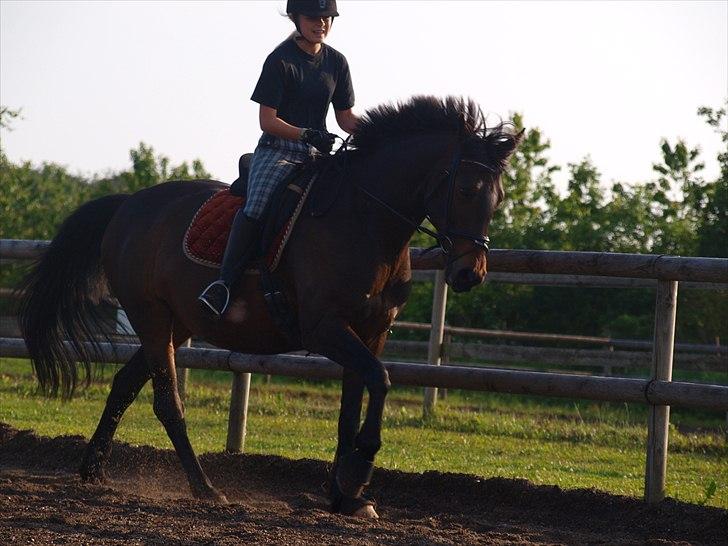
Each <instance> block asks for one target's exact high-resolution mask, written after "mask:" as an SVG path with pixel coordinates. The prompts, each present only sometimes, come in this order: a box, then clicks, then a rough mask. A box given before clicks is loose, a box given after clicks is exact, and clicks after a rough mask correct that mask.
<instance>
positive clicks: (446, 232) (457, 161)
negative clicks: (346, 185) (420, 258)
mask: <svg viewBox="0 0 728 546" xmlns="http://www.w3.org/2000/svg"><path fill="white" fill-rule="evenodd" d="M339 138H341V137H339ZM350 139H351V136H349V137H348V138H347V139H346V140H344V139H341V140H342V144H341V146H340V147H339V149H338V150H336V152H335V153H334V155H338V154H339V153H340V152H342V150H344V151H345V150H346V149H347V146H348V143H349V140H350ZM344 158H346V155H344ZM463 163H466V164H468V165H475V166H477V167H480V168H482V169H485V170H487V171H490V172H491V173H495V172H496V169H494V168H493V167H491V166H490V165H486V164H485V163H481V162H480V161H475V160H472V159H463V158H462V145H460V144H459V145H458V146H457V147H456V149H455V152H454V154H453V157H452V160H451V161H450V168H449V169H448V170H446V171H445V176H444V177H443V179H442V181H444V180H447V185H448V188H447V204H446V209H445V222H444V228H443V229H442V230H436V231H433V230H431V229H429V228H427V227H425V226H423V225H420V224H418V223H417V222H414V221H413V220H412V219H411V218H409V217H407V216H405V215H404V214H402V213H401V212H399V211H398V210H397V209H395V208H394V207H392V206H391V205H389V204H388V203H386V202H385V201H383V200H382V199H381V198H379V197H377V196H376V195H374V194H373V193H372V192H370V191H369V190H367V189H366V188H365V187H363V186H361V185H359V184H357V185H356V188H357V189H358V190H359V191H361V192H362V193H363V194H364V195H366V196H367V197H369V198H370V199H371V200H372V201H374V202H375V203H377V204H378V205H380V206H381V207H383V208H384V209H386V210H388V211H389V212H390V213H392V214H393V215H394V216H396V217H397V218H399V219H400V220H402V222H404V223H406V224H407V225H409V226H411V227H412V228H414V229H415V230H416V231H418V232H420V233H424V234H425V235H428V236H430V237H432V238H433V239H435V241H437V244H436V245H435V246H433V247H431V248H430V249H428V250H432V249H435V248H438V247H439V248H440V249H441V250H442V252H443V254H445V256H446V257H447V262H446V266H447V265H450V264H451V263H453V262H454V261H456V260H458V259H460V258H462V257H463V256H465V255H467V254H470V253H471V252H474V251H476V250H482V251H483V252H485V254H488V252H489V251H490V237H488V236H487V235H473V234H471V233H464V232H462V231H456V230H453V229H451V228H450V209H451V208H452V201H453V197H454V193H455V177H456V176H457V172H458V169H459V168H460V165H462V164H463ZM342 170H343V171H345V170H346V165H345V164H344V167H343V169H342ZM342 174H343V173H342ZM442 181H441V182H439V183H438V184H435V185H434V186H433V188H432V189H431V190H430V191H429V192H428V193H427V195H425V207H426V208H427V203H428V202H429V201H430V200H431V199H432V196H433V194H434V193H435V191H436V190H437V189H438V188H439V187H440V185H441V184H442ZM426 218H427V219H428V220H429V219H430V215H429V214H428V215H427V216H426ZM453 239H464V240H466V241H469V242H470V243H472V247H471V249H470V250H468V251H467V252H463V253H462V254H459V255H457V256H455V257H453V256H452V252H453V250H454V248H455V243H454V242H453Z"/></svg>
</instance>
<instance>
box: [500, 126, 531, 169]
mask: <svg viewBox="0 0 728 546" xmlns="http://www.w3.org/2000/svg"><path fill="white" fill-rule="evenodd" d="M524 131H525V129H521V130H520V131H519V132H518V133H516V134H509V133H501V134H500V135H498V136H497V137H496V138H495V139H494V140H493V159H495V161H497V162H498V163H499V164H501V165H503V166H505V163H506V160H507V159H508V158H509V157H510V155H511V154H512V153H513V152H514V151H515V150H516V148H517V147H518V145H519V144H520V143H521V140H523V133H524Z"/></svg>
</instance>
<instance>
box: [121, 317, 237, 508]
mask: <svg viewBox="0 0 728 546" xmlns="http://www.w3.org/2000/svg"><path fill="white" fill-rule="evenodd" d="M149 315H150V312H149V310H147V326H149V323H150V322H152V321H151V320H150V318H149ZM167 316H168V317H169V313H168V312H167ZM160 318H161V317H160ZM169 318H170V319H171V317H169ZM133 324H134V323H133V322H132V325H133ZM161 326H164V327H161ZM171 331H172V324H171V320H169V322H167V323H166V324H165V325H160V324H157V326H156V327H155V328H154V329H151V328H149V327H148V328H147V330H146V331H145V332H138V333H139V338H140V339H141V341H142V346H143V347H144V354H145V355H146V358H147V362H148V364H149V372H150V374H151V376H152V386H153V387H154V413H155V415H156V416H157V418H158V419H159V421H160V422H161V423H162V425H163V426H164V428H165V430H166V431H167V435H168V436H169V439H170V440H171V441H172V445H173V446H174V449H175V451H176V452H177V456H178V457H179V458H180V462H181V463H182V467H183V468H184V471H185V473H186V474H187V480H188V481H189V484H190V488H191V489H192V494H193V495H194V496H195V497H197V498H200V499H206V500H212V501H216V502H224V503H226V502H227V499H226V498H225V495H223V494H222V493H220V492H219V491H218V490H217V489H215V488H214V487H213V486H212V484H211V483H210V480H209V479H208V478H207V476H206V475H205V472H204V470H202V466H200V461H199V460H198V459H197V456H196V455H195V452H194V450H193V449H192V444H191V443H190V439H189V437H188V436H187V425H186V424H185V418H184V407H183V405H182V401H181V400H180V397H179V393H178V390H177V371H176V369H175V365H174V350H175V347H174V344H173V342H172V339H171V335H170V332H171Z"/></svg>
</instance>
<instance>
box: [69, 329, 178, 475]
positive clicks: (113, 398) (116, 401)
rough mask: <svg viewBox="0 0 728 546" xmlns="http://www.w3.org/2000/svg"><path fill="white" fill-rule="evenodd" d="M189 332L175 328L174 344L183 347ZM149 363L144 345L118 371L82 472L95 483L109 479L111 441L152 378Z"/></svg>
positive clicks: (90, 442) (89, 445)
mask: <svg viewBox="0 0 728 546" xmlns="http://www.w3.org/2000/svg"><path fill="white" fill-rule="evenodd" d="M189 335H190V334H189V332H187V331H184V330H183V329H182V328H175V332H174V346H175V347H179V346H180V345H181V344H182V343H183V342H184V341H185V340H187V339H188V338H189ZM150 377H151V376H150V374H149V367H148V366H147V361H146V359H145V358H144V352H143V351H142V349H139V350H137V352H136V353H134V356H132V357H131V359H130V360H129V361H128V362H127V363H126V364H125V365H124V366H123V367H122V368H121V369H120V370H119V371H118V372H116V375H115V376H114V380H113V382H112V384H111V392H110V393H109V396H108V398H107V399H106V407H105V408H104V412H103V414H102V415H101V419H100V420H99V424H98V425H97V426H96V432H94V435H93V436H92V437H91V440H89V443H88V446H87V447H86V453H85V455H84V458H83V461H82V463H81V467H80V469H79V472H80V474H81V479H82V480H84V481H88V482H93V483H101V482H103V481H105V479H106V476H105V474H104V463H105V462H106V461H107V460H108V458H109V455H110V454H111V441H112V440H113V438H114V434H115V433H116V429H117V427H118V426H119V423H120V422H121V417H122V415H123V414H124V412H125V411H126V410H127V408H128V407H129V406H130V405H131V403H132V402H133V401H134V400H135V399H136V397H137V396H138V395H139V391H141V389H142V387H144V385H146V383H147V381H149V378H150Z"/></svg>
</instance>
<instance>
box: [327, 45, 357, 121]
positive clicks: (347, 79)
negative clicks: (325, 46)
mask: <svg viewBox="0 0 728 546" xmlns="http://www.w3.org/2000/svg"><path fill="white" fill-rule="evenodd" d="M331 103H332V104H333V105H334V108H335V109H336V110H348V109H349V108H351V107H353V106H354V85H353V84H352V83H351V73H350V72H349V63H348V62H347V61H346V57H344V56H343V55H342V56H341V68H340V70H339V77H338V78H337V79H336V88H334V94H333V96H332V97H331Z"/></svg>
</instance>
